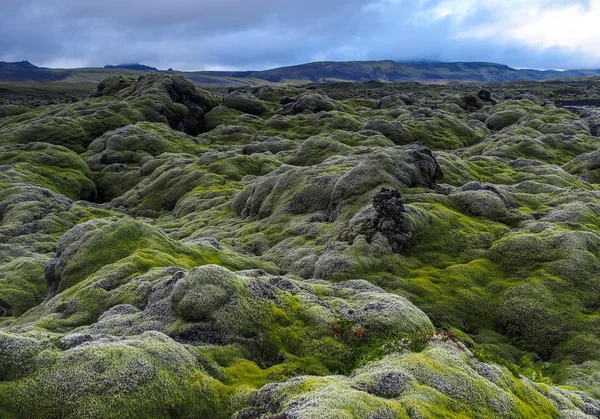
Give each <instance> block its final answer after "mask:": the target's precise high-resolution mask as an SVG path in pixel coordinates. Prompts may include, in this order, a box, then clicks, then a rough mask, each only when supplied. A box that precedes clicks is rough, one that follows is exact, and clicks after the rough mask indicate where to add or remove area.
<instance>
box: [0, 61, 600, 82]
mask: <svg viewBox="0 0 600 419" xmlns="http://www.w3.org/2000/svg"><path fill="white" fill-rule="evenodd" d="M150 71H159V70H157V69H156V68H155V67H150V66H147V65H144V64H137V63H136V64H119V65H106V66H104V68H96V67H90V68H76V69H49V68H42V67H37V66H35V65H33V64H31V63H30V62H28V61H22V62H16V63H7V62H0V81H9V82H19V81H21V82H31V81H35V82H49V81H66V82H88V83H91V82H99V81H100V80H102V79H103V78H105V77H107V76H108V75H112V74H120V75H130V76H136V75H141V74H144V73H146V72H150ZM167 71H168V72H169V73H179V74H182V75H184V76H186V77H188V78H189V79H191V80H192V81H194V82H196V83H198V84H212V85H221V86H227V85H229V86H237V85H257V84H261V83H262V84H265V83H285V82H295V83H301V82H304V83H324V82H330V81H349V82H366V81H371V80H375V81H382V82H411V81H413V82H423V83H444V82H451V81H465V82H467V81H476V82H507V81H514V80H552V79H564V78H579V77H594V76H600V70H566V71H557V70H533V69H515V68H511V67H509V66H507V65H503V64H495V63H485V62H455V63H442V62H404V63H402V62H395V61H391V60H385V61H347V62H334V61H323V62H313V63H307V64H300V65H294V66H288V67H280V68H274V69H270V70H262V71H191V72H184V71H177V70H172V69H169V70H167Z"/></svg>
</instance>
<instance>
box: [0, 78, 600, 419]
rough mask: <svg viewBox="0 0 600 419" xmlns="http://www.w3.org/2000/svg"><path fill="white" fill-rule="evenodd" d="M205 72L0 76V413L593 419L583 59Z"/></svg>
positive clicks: (588, 113)
mask: <svg viewBox="0 0 600 419" xmlns="http://www.w3.org/2000/svg"><path fill="white" fill-rule="evenodd" d="M49 85H51V83H50V84H49ZM39 86H43V84H40V85H39ZM206 89H209V90H204V89H203V88H201V87H197V86H195V85H194V84H193V83H192V82H190V81H189V80H187V79H185V78H183V77H182V76H180V75H172V74H165V73H148V74H147V75H144V76H141V77H139V78H127V77H120V76H112V77H109V78H107V79H106V80H104V81H103V82H101V83H100V84H99V85H98V86H97V87H96V88H94V90H93V91H92V92H91V93H89V94H87V93H86V94H82V93H81V92H80V91H77V92H75V93H74V94H73V95H72V96H66V95H62V96H61V95H58V93H57V91H56V89H54V90H51V89H49V91H48V93H47V94H42V93H40V89H36V90H35V91H33V90H32V91H29V90H23V91H21V92H20V93H19V92H16V93H15V91H12V90H11V87H10V86H5V87H3V88H2V90H1V91H0V418H2V419H20V418H26V419H38V418H40V419H76V418H92V419H105V418H106V419H109V418H114V419H117V418H119V419H120V418H134V419H137V418H140V419H142V418H144V419H146V418H158V419H167V418H173V419H175V418H189V419H203V418H207V419H212V418H215V419H221V418H222V419H225V418H232V419H233V418H235V419H322V418H325V419H337V418H342V419H350V418H360V419H363V418H364V419H393V418H412V419H420V418H515V419H516V418H565V419H584V418H600V401H599V400H600V187H599V183H600V137H599V136H600V108H599V109H596V108H595V107H594V106H595V105H597V104H600V102H599V101H598V99H600V80H598V79H577V80H563V81H553V82H512V83H499V84H495V83H486V84H481V83H462V84H459V83H450V84H446V85H420V84H417V83H405V84H384V83H378V82H369V83H363V84H359V83H356V84H351V83H328V84H311V85H305V86H285V85H272V86H266V87H259V88H241V89H236V90H234V89H230V90H227V89H225V88H216V87H212V88H208V87H207V88H206Z"/></svg>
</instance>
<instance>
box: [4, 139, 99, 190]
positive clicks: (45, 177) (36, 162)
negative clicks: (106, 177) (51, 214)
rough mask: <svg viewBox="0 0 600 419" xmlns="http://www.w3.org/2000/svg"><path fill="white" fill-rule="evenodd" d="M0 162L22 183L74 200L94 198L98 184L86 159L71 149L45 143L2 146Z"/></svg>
mask: <svg viewBox="0 0 600 419" xmlns="http://www.w3.org/2000/svg"><path fill="white" fill-rule="evenodd" d="M0 164H1V165H10V166H11V168H12V170H14V171H16V172H18V173H19V174H20V180H21V181H22V182H25V183H28V184H32V185H37V186H40V187H43V188H48V189H50V190H52V191H54V192H57V193H60V194H63V195H65V196H67V197H69V198H71V199H74V200H78V199H94V198H95V195H96V187H95V185H94V183H93V182H92V181H91V180H90V177H91V172H90V169H89V168H88V167H87V165H86V164H85V162H84V161H83V160H82V159H81V158H80V157H79V156H77V155H76V154H75V153H73V152H72V151H70V150H69V149H67V148H65V147H61V146H55V145H51V144H45V143H32V144H28V145H25V146H13V147H1V148H0Z"/></svg>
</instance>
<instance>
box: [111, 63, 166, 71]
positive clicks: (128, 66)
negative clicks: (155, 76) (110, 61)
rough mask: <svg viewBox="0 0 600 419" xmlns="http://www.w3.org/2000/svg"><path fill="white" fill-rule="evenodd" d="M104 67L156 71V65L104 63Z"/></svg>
mask: <svg viewBox="0 0 600 419" xmlns="http://www.w3.org/2000/svg"><path fill="white" fill-rule="evenodd" d="M104 68H124V69H127V70H136V71H158V68H156V67H150V66H147V65H144V64H119V65H105V66H104Z"/></svg>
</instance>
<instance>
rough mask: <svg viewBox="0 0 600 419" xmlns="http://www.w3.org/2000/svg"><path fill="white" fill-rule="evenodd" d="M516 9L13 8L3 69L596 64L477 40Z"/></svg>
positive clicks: (411, 4) (413, 4) (226, 2)
mask: <svg viewBox="0 0 600 419" xmlns="http://www.w3.org/2000/svg"><path fill="white" fill-rule="evenodd" d="M504 3H506V2H504ZM508 3H511V2H510V1H509V2H508ZM513 3H514V7H517V8H518V7H521V6H519V4H520V3H521V4H522V2H513ZM593 3H594V0H589V1H577V0H573V1H559V0H537V1H532V2H529V3H528V5H531V4H533V5H534V6H535V7H538V8H539V9H540V10H545V11H547V10H552V9H554V8H561V7H565V5H577V6H579V8H578V10H581V13H586V11H589V10H592V9H593V7H594V6H593ZM507 11H508V12H510V11H511V9H510V8H507V7H506V4H504V5H502V3H500V2H498V1H496V0H494V1H487V2H486V1H482V2H476V1H470V0H458V1H453V2H448V1H443V0H419V1H406V0H371V1H364V0H362V1H355V0H345V1H342V0H332V1H327V0H304V1H302V2H300V1H296V0H292V1H283V0H250V1H248V0H246V1H242V0H221V1H206V0H201V1H194V0H171V1H164V0H148V1H144V2H141V1H129V2H122V1H118V0H106V1H103V2H98V1H87V0H78V1H76V0H46V1H35V0H21V1H15V0H2V3H1V5H0V60H8V61H14V60H23V59H28V60H30V61H32V62H34V63H36V64H39V65H64V66H77V65H86V66H92V65H93V66H102V65H104V64H107V63H113V64H116V63H124V62H143V63H145V64H149V65H154V66H158V67H160V68H167V67H173V68H178V69H187V70H190V69H206V68H241V69H261V68H267V67H271V66H279V65H288V64H296V63H301V62H307V61H314V60H366V59H374V60H377V59H395V60H399V61H402V60H419V59H428V60H443V61H461V60H464V61H467V60H468V61H495V62H502V63H507V64H510V65H513V66H519V67H536V68H544V67H552V68H565V67H573V66H578V65H590V63H592V64H593V63H594V61H593V60H590V57H585V59H583V58H582V57H581V54H579V53H578V50H577V46H574V47H573V49H570V48H568V47H565V46H564V45H560V46H556V47H555V46H551V47H548V46H542V47H540V46H536V45H530V44H527V43H524V42H523V41H522V40H520V39H512V40H511V39H510V38H508V39H499V37H498V36H493V37H486V36H481V34H479V33H478V32H477V30H479V31H480V32H481V28H482V27H484V28H485V27H486V25H488V26H489V27H491V28H498V27H500V29H501V25H502V24H503V23H504V22H503V21H502V19H510V18H511V16H512V15H506V13H508V12H507ZM505 15H506V16H505ZM499 25H500V26H499ZM471 31H472V32H473V33H472V36H471V33H470V32H471ZM597 64H598V66H600V60H599V62H598V63H597Z"/></svg>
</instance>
